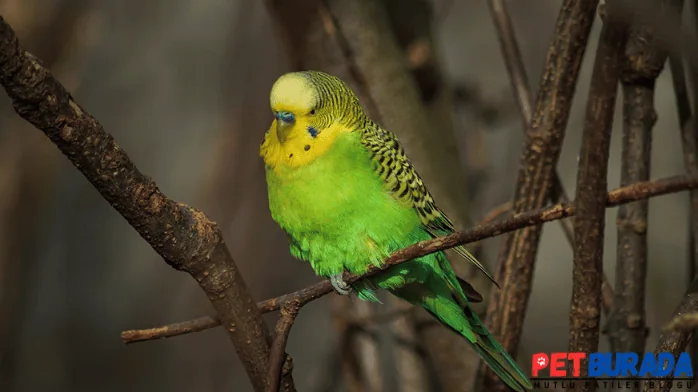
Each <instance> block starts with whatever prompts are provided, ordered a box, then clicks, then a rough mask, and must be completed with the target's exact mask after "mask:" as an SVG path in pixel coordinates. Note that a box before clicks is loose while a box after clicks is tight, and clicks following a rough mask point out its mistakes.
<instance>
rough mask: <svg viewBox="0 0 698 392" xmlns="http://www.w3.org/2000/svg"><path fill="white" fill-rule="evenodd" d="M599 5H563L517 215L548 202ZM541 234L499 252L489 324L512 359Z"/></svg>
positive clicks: (493, 384) (487, 379)
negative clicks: (497, 285) (495, 286)
mask: <svg viewBox="0 0 698 392" xmlns="http://www.w3.org/2000/svg"><path fill="white" fill-rule="evenodd" d="M597 4H598V1H597V0H565V1H564V2H563V3H562V7H561V9H560V13H559V15H558V18H557V24H556V27H555V34H554V36H553V39H552V42H551V44H550V47H549V49H548V54H547V56H546V61H545V69H544V72H543V75H542V77H541V81H540V88H539V90H538V96H537V98H536V103H535V110H534V112H533V115H532V116H531V119H530V127H527V129H526V138H525V143H524V146H523V150H522V153H521V164H520V165H519V173H518V178H517V183H516V192H515V195H514V202H513V204H514V209H513V210H514V213H522V212H524V211H530V210H534V209H538V208H541V207H543V206H544V205H545V203H546V202H547V200H548V197H549V194H550V191H551V188H552V187H553V184H554V178H555V176H554V173H555V166H556V165H557V161H558V157H559V155H560V149H561V146H562V141H563V138H564V133H565V128H566V126H567V120H568V118H569V113H570V107H571V105H572V98H573V96H574V91H575V87H576V84H577V77H578V75H579V69H580V65H581V62H582V58H583V57H584V52H585V50H586V45H587V40H588V38H589V32H590V30H591V26H592V23H593V21H594V17H595V13H596V5H597ZM526 125H528V122H527V124H526ZM559 189H560V190H561V187H560V188H559ZM560 193H562V192H560ZM541 230H542V228H541V227H540V226H534V227H530V228H527V229H525V230H521V231H518V232H516V233H514V234H513V235H509V236H506V237H505V238H504V240H503V241H502V244H501V246H500V248H499V256H498V258H497V268H496V273H495V277H496V280H497V281H498V282H499V283H500V285H501V286H502V290H492V292H491V293H490V298H489V306H488V309H487V324H488V325H489V326H490V331H491V332H492V334H493V335H494V336H495V338H496V339H497V340H499V341H500V342H501V343H502V346H503V347H504V349H505V350H507V351H508V352H509V353H510V354H512V355H513V356H514V357H516V351H517V348H518V345H519V340H520V339H521V331H522V328H523V322H524V317H525V315H526V309H527V306H528V298H529V296H530V293H531V287H532V280H533V267H534V265H535V261H536V254H537V253H538V243H539V240H540V233H541ZM479 375H480V376H481V377H484V389H485V390H496V391H505V390H507V388H506V386H505V384H504V383H502V382H501V380H500V379H499V378H498V377H497V376H496V375H495V374H494V372H493V371H491V370H490V369H489V368H488V367H487V366H486V365H485V364H484V363H482V364H481V366H480V369H479Z"/></svg>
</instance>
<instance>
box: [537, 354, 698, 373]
mask: <svg viewBox="0 0 698 392" xmlns="http://www.w3.org/2000/svg"><path fill="white" fill-rule="evenodd" d="M587 357H588V361H584V360H585V359H586V358H587ZM585 362H586V365H587V366H586V370H587V371H586V372H585V374H584V375H582V364H583V363H585ZM546 370H547V372H546ZM569 370H571V372H569ZM531 372H532V376H533V377H534V378H535V377H550V378H553V377H555V378H558V377H559V378H574V377H588V378H593V377H598V378H603V377H636V378H655V377H686V378H689V377H693V365H692V364H691V357H690V356H689V355H688V353H686V352H682V353H681V354H680V355H679V356H678V357H674V355H673V354H672V353H669V352H662V353H658V354H655V353H646V354H644V355H642V356H640V355H638V354H637V353H633V352H627V353H602V352H596V353H590V354H587V353H581V352H558V353H550V354H548V353H537V354H533V356H532V357H531ZM545 373H547V374H545Z"/></svg>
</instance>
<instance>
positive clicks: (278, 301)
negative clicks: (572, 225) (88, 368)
mask: <svg viewBox="0 0 698 392" xmlns="http://www.w3.org/2000/svg"><path fill="white" fill-rule="evenodd" d="M689 189H698V176H674V177H668V178H663V179H659V180H654V181H647V182H641V183H637V184H633V185H630V186H626V187H623V188H618V189H615V190H613V191H611V192H609V193H608V194H607V195H606V207H615V206H618V205H622V204H626V203H632V202H635V201H638V200H643V199H648V198H651V197H655V196H660V195H665V194H669V193H675V192H679V191H685V190H689ZM576 213H577V209H576V207H575V205H574V203H560V204H556V205H554V206H552V207H548V208H541V209H538V210H534V211H527V212H522V213H519V214H516V215H514V216H511V217H508V218H506V219H503V220H501V221H498V222H494V223H488V224H485V225H478V226H476V227H474V228H472V229H470V230H466V231H463V232H459V233H454V234H451V235H448V236H445V237H438V238H435V239H433V240H428V241H422V242H418V243H416V244H414V245H410V246H408V247H407V248H404V249H401V250H399V251H397V252H395V253H393V254H392V255H391V256H390V257H388V258H387V259H386V260H385V261H384V265H383V266H382V267H381V268H380V269H379V268H375V267H372V268H371V269H370V271H369V272H368V273H367V274H366V275H363V276H353V275H350V274H345V275H344V281H345V282H347V283H353V282H355V281H357V280H359V279H362V278H364V277H367V276H370V275H373V274H375V273H377V272H378V271H381V270H382V269H386V268H390V267H392V266H395V265H398V264H400V263H404V262H406V261H408V260H412V259H415V258H418V257H421V256H424V255H427V254H429V253H434V252H438V251H439V250H443V249H448V248H453V247H455V246H458V245H463V244H467V243H471V242H476V241H481V240H484V239H487V238H492V237H496V236H499V235H502V234H504V233H508V232H512V231H515V230H520V229H523V228H525V227H531V226H536V225H540V224H542V223H545V222H552V221H555V220H559V219H565V218H569V217H571V216H574V215H575V214H576ZM332 291H333V289H332V284H331V283H330V282H329V281H328V280H323V281H321V282H318V283H316V284H314V285H312V286H308V287H306V288H303V289H301V290H298V291H295V292H293V293H289V294H285V295H282V296H280V297H275V298H270V299H267V300H264V301H261V302H259V303H257V308H258V309H259V311H260V312H262V313H269V312H273V311H276V310H279V309H280V308H281V307H282V306H283V304H284V303H285V302H286V301H289V300H295V299H300V301H301V302H300V304H301V307H302V306H304V305H305V304H307V303H308V302H311V301H314V300H316V299H318V298H320V297H322V296H324V295H327V294H329V293H331V292H332ZM194 325H196V327H193V326H194ZM219 325H221V323H220V321H218V320H217V319H216V318H215V317H201V318H198V319H195V320H190V321H185V322H182V323H177V324H171V325H169V326H165V327H158V328H151V329H143V330H129V331H124V332H122V333H121V338H122V340H123V341H124V343H127V344H128V343H137V342H142V341H147V340H153V339H160V338H167V337H173V336H178V335H184V334H187V333H190V332H197V331H200V330H203V329H207V328H214V327H217V326H219ZM190 326H192V328H189V327H190ZM204 326H205V327H204Z"/></svg>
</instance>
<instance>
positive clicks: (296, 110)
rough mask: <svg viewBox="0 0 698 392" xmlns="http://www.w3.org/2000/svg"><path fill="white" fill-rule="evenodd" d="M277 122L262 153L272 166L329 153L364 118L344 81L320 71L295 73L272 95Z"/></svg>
mask: <svg viewBox="0 0 698 392" xmlns="http://www.w3.org/2000/svg"><path fill="white" fill-rule="evenodd" d="M269 104H270V105H271V109H272V111H273V112H274V115H275V120H274V121H273V122H272V125H271V127H270V128H269V131H268V132H267V134H266V135H265V137H264V143H263V144H262V146H261V150H260V154H261V155H262V157H263V158H264V162H265V163H266V164H267V165H268V166H269V167H271V168H273V169H276V168H277V167H279V166H284V167H298V166H303V165H307V164H309V163H311V162H313V161H314V160H315V159H316V158H317V157H319V156H321V155H323V154H324V153H325V152H327V151H328V150H329V149H330V147H331V146H332V144H333V143H334V140H335V139H336V138H337V136H339V135H340V134H342V133H349V132H352V131H353V130H355V129H357V128H358V127H359V126H360V121H361V120H363V119H365V115H364V114H363V109H362V108H361V105H359V101H358V99H357V98H356V95H355V94H354V93H353V92H352V91H351V89H349V87H348V86H347V85H346V84H345V83H344V82H342V81H341V80H340V79H338V78H336V77H334V76H331V75H328V74H326V73H323V72H317V71H303V72H291V73H287V74H285V75H282V76H281V77H279V79H277V81H276V82H275V83H274V85H273V86H272V88H271V93H270V94H269Z"/></svg>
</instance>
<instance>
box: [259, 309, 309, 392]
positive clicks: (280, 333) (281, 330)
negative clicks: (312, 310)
mask: <svg viewBox="0 0 698 392" xmlns="http://www.w3.org/2000/svg"><path fill="white" fill-rule="evenodd" d="M300 310H301V303H300V301H299V300H297V299H295V300H291V301H286V302H285V303H284V306H283V307H282V308H281V311H280V312H279V313H280V315H279V321H277V322H276V334H275V336H274V342H273V343H272V345H271V354H270V356H269V384H268V385H267V392H277V391H278V390H279V383H280V382H281V376H282V368H283V367H284V362H287V360H286V359H287V355H286V342H287V341H288V334H289V333H291V327H293V323H294V322H295V321H296V316H297V315H298V312H299V311H300ZM288 358H290V357H288ZM288 363H289V364H290V362H288ZM287 367H288V369H285V370H286V371H285V372H283V373H285V374H290V373H291V367H292V366H291V365H288V366H287ZM287 388H288V387H286V388H284V389H282V390H286V389H287Z"/></svg>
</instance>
